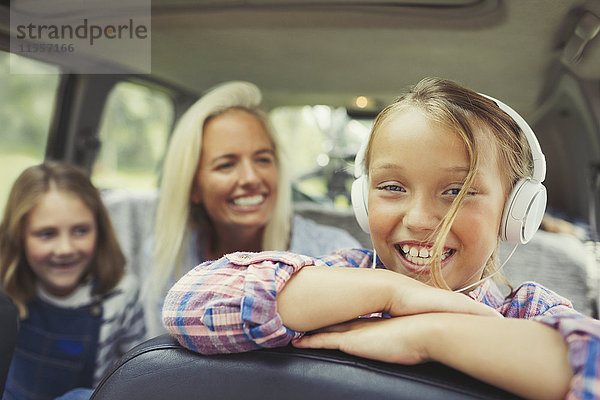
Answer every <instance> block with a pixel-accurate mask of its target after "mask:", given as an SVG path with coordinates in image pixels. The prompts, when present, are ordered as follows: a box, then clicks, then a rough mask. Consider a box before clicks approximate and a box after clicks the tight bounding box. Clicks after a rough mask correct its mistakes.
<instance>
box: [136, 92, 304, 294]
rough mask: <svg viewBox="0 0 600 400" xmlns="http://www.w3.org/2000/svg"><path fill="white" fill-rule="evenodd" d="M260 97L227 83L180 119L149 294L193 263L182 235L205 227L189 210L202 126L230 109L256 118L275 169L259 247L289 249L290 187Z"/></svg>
mask: <svg viewBox="0 0 600 400" xmlns="http://www.w3.org/2000/svg"><path fill="white" fill-rule="evenodd" d="M261 98H262V96H261V93H260V90H259V89H258V88H257V87H256V86H255V85H254V84H252V83H249V82H241V81H234V82H228V83H225V84H222V85H219V86H217V87H215V88H213V89H212V90H210V91H209V92H208V93H207V94H206V95H204V96H203V97H202V98H201V99H200V100H198V101H197V102H196V103H195V104H194V105H192V106H191V107H190V108H189V109H188V110H187V111H186V112H185V113H184V115H183V116H182V117H181V119H180V120H179V122H178V124H177V126H176V127H175V130H174V131H173V135H172V137H171V140H170V143H169V148H168V150H167V154H166V157H165V161H164V164H163V172H162V180H161V185H160V199H159V203H158V208H157V213H156V222H155V224H156V225H155V230H154V242H153V257H152V261H153V264H152V271H151V279H150V284H151V287H147V286H148V285H146V287H145V289H146V290H149V291H150V292H149V293H148V294H150V295H152V296H154V297H157V298H158V297H160V296H162V295H163V294H164V291H165V290H166V289H167V288H166V285H167V284H168V282H169V279H170V277H173V278H174V279H179V277H181V276H182V274H183V271H182V270H181V266H182V264H186V265H187V264H188V263H190V262H191V260H188V259H187V258H188V257H187V254H183V248H184V240H185V237H186V232H187V230H188V229H189V228H190V226H196V227H197V226H198V225H202V224H203V223H208V221H200V222H199V221H195V220H194V219H195V218H196V219H197V218H199V216H201V215H202V212H197V211H198V210H193V207H192V206H191V201H190V193H191V191H192V188H193V182H194V178H195V176H196V171H197V168H198V163H199V161H200V152H201V149H202V134H203V130H204V126H205V124H206V121H207V120H208V119H209V118H212V117H214V116H216V115H219V114H221V113H223V112H225V111H227V110H230V109H233V108H235V109H242V110H245V111H247V112H249V113H251V114H253V115H255V116H256V117H257V118H259V120H260V121H262V123H263V124H264V126H265V129H266V131H267V133H268V134H269V137H270V140H271V142H272V144H273V147H274V150H275V158H276V161H277V164H278V169H279V178H278V187H277V201H276V204H275V209H274V212H273V216H272V217H271V219H270V220H269V222H268V223H267V225H266V227H265V230H264V234H263V239H262V247H263V250H287V249H288V246H289V237H290V229H291V228H290V225H291V215H292V203H291V202H292V199H291V184H290V181H289V179H288V175H287V169H286V166H285V157H284V155H283V151H282V148H281V146H280V145H279V143H278V141H277V137H276V135H275V133H274V129H273V127H272V126H271V123H270V122H269V120H268V118H267V116H266V114H265V113H264V112H262V111H261V110H260V109H259V108H258V106H259V104H260V102H261ZM194 211H195V212H194ZM189 267H193V266H192V265H189Z"/></svg>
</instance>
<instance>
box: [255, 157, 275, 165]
mask: <svg viewBox="0 0 600 400" xmlns="http://www.w3.org/2000/svg"><path fill="white" fill-rule="evenodd" d="M256 161H257V162H258V163H261V164H272V163H273V158H272V157H260V158H258V159H257V160H256Z"/></svg>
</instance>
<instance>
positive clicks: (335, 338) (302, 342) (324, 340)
mask: <svg viewBox="0 0 600 400" xmlns="http://www.w3.org/2000/svg"><path fill="white" fill-rule="evenodd" d="M339 335H340V333H336V332H331V333H316V334H314V335H306V336H303V337H302V338H300V339H293V340H292V345H293V346H294V347H298V348H301V349H332V350H339V349H340V346H339Z"/></svg>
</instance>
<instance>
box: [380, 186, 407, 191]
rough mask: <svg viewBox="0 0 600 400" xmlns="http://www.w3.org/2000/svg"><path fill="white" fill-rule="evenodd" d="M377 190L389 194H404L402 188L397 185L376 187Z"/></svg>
mask: <svg viewBox="0 0 600 400" xmlns="http://www.w3.org/2000/svg"><path fill="white" fill-rule="evenodd" d="M378 189H379V190H385V191H389V192H405V191H406V190H404V188H403V187H402V186H399V185H383V186H380V187H378Z"/></svg>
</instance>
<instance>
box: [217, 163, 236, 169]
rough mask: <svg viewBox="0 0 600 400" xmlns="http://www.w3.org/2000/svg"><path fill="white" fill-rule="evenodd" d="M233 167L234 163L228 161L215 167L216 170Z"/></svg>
mask: <svg viewBox="0 0 600 400" xmlns="http://www.w3.org/2000/svg"><path fill="white" fill-rule="evenodd" d="M232 167H233V163H232V162H226V163H222V164H218V165H217V166H216V167H215V169H216V170H225V169H228V168H232Z"/></svg>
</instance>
